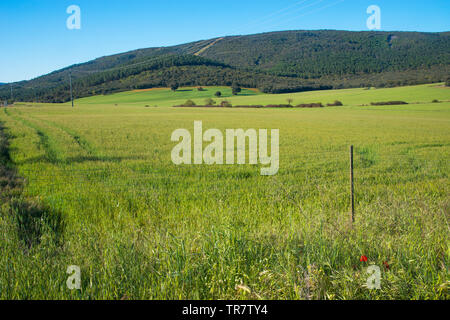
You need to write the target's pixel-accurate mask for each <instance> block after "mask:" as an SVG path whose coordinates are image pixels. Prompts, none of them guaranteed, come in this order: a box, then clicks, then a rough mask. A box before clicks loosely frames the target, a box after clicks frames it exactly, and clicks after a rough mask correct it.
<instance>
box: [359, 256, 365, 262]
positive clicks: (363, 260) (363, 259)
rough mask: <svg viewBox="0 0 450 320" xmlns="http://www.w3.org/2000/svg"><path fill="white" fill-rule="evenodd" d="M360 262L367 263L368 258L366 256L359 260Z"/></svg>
mask: <svg viewBox="0 0 450 320" xmlns="http://www.w3.org/2000/svg"><path fill="white" fill-rule="evenodd" d="M359 261H361V262H367V257H366V256H361V258H360V259H359Z"/></svg>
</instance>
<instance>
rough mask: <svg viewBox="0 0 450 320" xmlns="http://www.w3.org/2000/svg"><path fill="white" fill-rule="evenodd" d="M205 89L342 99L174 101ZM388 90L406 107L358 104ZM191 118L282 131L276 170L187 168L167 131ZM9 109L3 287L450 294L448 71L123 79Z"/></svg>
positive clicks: (6, 292)
mask: <svg viewBox="0 0 450 320" xmlns="http://www.w3.org/2000/svg"><path fill="white" fill-rule="evenodd" d="M217 90H220V91H222V93H223V95H224V97H223V98H221V99H216V98H214V93H215V92H216V91H217ZM210 97H212V98H214V99H215V100H216V101H217V102H220V101H222V100H225V99H226V100H228V101H230V102H231V103H232V104H233V105H238V104H274V103H287V102H286V101H287V99H289V98H292V99H293V100H294V104H299V103H310V102H322V103H324V104H326V103H330V102H333V101H335V100H340V101H342V102H343V103H344V106H343V107H335V108H320V109H238V108H236V109H233V108H221V109H219V108H213V109H200V108H192V109H190V108H189V109H180V108H171V106H173V105H177V104H181V103H183V102H185V100H187V99H193V100H194V101H195V102H196V103H198V104H202V103H203V100H204V99H206V98H210ZM435 99H436V100H439V101H441V102H440V103H431V102H432V101H433V100H435ZM390 100H402V101H406V102H409V103H411V104H409V105H402V106H382V107H379V106H377V107H375V106H362V105H368V104H370V103H371V102H378V101H390ZM145 106H150V107H145ZM154 106H158V107H154ZM195 120H202V121H203V126H204V128H205V129H206V128H218V129H220V130H222V131H223V130H225V129H228V128H244V129H246V128H255V129H279V130H280V170H279V172H278V174H277V175H275V176H270V177H267V176H261V175H260V173H259V169H260V166H259V165H256V166H252V165H233V166H230V165H223V166H220V165H212V166H207V165H192V166H175V165H174V164H172V162H171V158H170V154H171V150H172V148H173V147H174V145H175V144H176V143H173V142H171V141H170V136H171V133H172V132H173V131H174V130H176V129H178V128H186V129H188V130H190V131H191V132H192V130H193V123H194V121H195ZM0 123H1V124H2V126H3V127H4V132H5V133H6V135H5V134H3V135H0V151H1V152H0V160H1V161H2V162H3V164H4V165H3V166H1V167H0V169H1V170H0V173H1V174H0V176H1V177H0V191H2V196H1V197H0V199H2V202H3V204H2V207H1V216H0V233H1V234H2V237H1V238H0V252H1V254H0V298H2V299H6V298H8V299H53V298H54V299H122V298H123V299H448V298H449V294H448V289H449V288H448V286H449V277H448V261H449V254H450V250H449V246H448V245H449V224H448V218H449V213H450V197H449V195H450V183H449V182H450V181H449V173H450V162H449V159H450V89H449V88H445V87H443V86H442V85H437V84H432V85H422V86H415V87H403V88H392V89H371V90H367V89H349V90H332V91H318V92H305V93H296V94H285V95H265V94H260V93H258V92H255V91H251V90H244V91H243V93H242V95H239V96H236V97H233V96H231V90H230V89H229V88H206V91H203V92H199V91H197V90H196V89H195V88H182V89H180V91H178V92H171V91H170V90H168V89H162V90H154V91H140V92H125V93H119V94H115V95H108V96H97V97H91V98H84V99H79V100H77V101H76V104H75V108H71V107H70V104H55V105H50V104H31V103H28V104H18V105H16V106H13V107H8V108H0ZM6 140H9V146H7V145H6ZM350 145H354V146H355V164H354V165H355V191H356V201H355V204H356V221H355V223H354V224H353V226H352V225H351V223H350V201H349V189H350V187H349V146H350ZM6 147H7V148H6ZM5 164H6V167H5ZM14 172H15V174H14ZM363 255H364V256H367V257H368V261H367V262H361V261H360V257H361V256H363ZM370 264H375V265H377V266H380V268H381V289H379V290H369V289H368V288H366V287H365V286H366V281H367V278H368V277H369V275H368V274H367V273H366V268H367V267H368V266H369V265H370ZM70 265H78V266H80V267H81V276H82V285H81V286H82V289H81V290H69V289H68V288H67V286H66V280H67V277H68V276H69V275H68V274H66V269H67V267H68V266H70ZM239 285H240V286H239Z"/></svg>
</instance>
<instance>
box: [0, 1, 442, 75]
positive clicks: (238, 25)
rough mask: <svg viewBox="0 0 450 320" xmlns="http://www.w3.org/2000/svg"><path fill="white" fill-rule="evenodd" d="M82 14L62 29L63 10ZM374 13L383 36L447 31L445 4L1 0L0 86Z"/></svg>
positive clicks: (346, 23) (344, 23)
mask: <svg viewBox="0 0 450 320" xmlns="http://www.w3.org/2000/svg"><path fill="white" fill-rule="evenodd" d="M70 5H78V6H79V7H80V8H81V29H80V30H69V29H67V27H66V20H67V18H68V17H69V14H67V13H66V9H67V7H69V6H70ZM370 5H378V6H379V7H380V8H381V23H382V24H381V28H382V29H381V30H384V31H394V30H395V31H424V32H440V31H450V26H449V25H450V1H449V0H432V1H424V0H409V1H403V0H400V1H397V0H369V1H366V0H227V1H218V0H196V1H184V0H183V1H181V0H127V1H125V0H107V1H106V0H69V1H66V0H28V1H21V0H2V1H1V2H0V39H1V42H2V44H1V50H0V82H11V81H19V80H28V79H31V78H34V77H37V76H39V75H42V74H46V73H49V72H51V71H54V70H57V69H60V68H63V67H66V66H69V65H72V64H75V63H81V62H86V61H89V60H91V59H94V58H97V57H101V56H105V55H110V54H114V53H120V52H124V51H129V50H133V49H138V48H147V47H154V46H168V45H175V44H181V43H186V42H190V41H196V40H202V39H209V38H214V37H218V36H223V35H235V34H253V33H260V32H266V31H278V30H296V29H338V30H367V27H366V20H367V18H368V17H369V15H368V14H367V13H366V9H367V7H368V6H370Z"/></svg>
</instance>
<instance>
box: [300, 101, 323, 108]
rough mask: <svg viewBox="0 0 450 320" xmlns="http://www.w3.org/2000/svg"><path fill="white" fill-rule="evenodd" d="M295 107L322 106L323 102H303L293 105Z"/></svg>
mask: <svg viewBox="0 0 450 320" xmlns="http://www.w3.org/2000/svg"><path fill="white" fill-rule="evenodd" d="M295 107H296V108H323V107H324V106H323V104H322V103H321V102H318V103H304V104H299V105H296V106H295Z"/></svg>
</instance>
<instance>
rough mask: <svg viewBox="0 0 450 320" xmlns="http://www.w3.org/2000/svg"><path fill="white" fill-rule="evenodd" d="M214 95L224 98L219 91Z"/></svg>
mask: <svg viewBox="0 0 450 320" xmlns="http://www.w3.org/2000/svg"><path fill="white" fill-rule="evenodd" d="M214 95H215V96H216V97H217V98H220V97H221V96H222V92H220V91H217V92H216V93H215V94H214Z"/></svg>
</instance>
